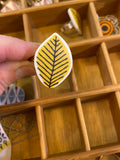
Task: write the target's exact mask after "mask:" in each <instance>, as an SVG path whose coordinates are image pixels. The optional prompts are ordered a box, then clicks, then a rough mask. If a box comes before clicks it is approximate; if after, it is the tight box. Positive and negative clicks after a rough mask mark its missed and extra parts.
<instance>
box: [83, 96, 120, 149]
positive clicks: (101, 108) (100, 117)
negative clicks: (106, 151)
mask: <svg viewBox="0 0 120 160" xmlns="http://www.w3.org/2000/svg"><path fill="white" fill-rule="evenodd" d="M82 107H83V112H84V117H85V123H86V127H87V131H88V137H89V141H90V145H91V148H92V149H93V148H96V147H97V148H98V147H105V146H109V145H115V144H117V143H119V140H120V139H119V137H120V136H119V134H120V133H119V129H120V127H119V125H118V123H119V116H120V108H119V105H118V100H117V98H116V93H110V94H106V95H103V96H99V97H96V98H94V99H91V100H85V101H83V102H82Z"/></svg>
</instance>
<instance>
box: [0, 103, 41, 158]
mask: <svg viewBox="0 0 120 160" xmlns="http://www.w3.org/2000/svg"><path fill="white" fill-rule="evenodd" d="M16 107H17V106H16ZM0 123H1V124H2V126H3V129H4V130H5V132H6V134H7V135H8V137H9V139H10V141H11V148H12V149H11V151H12V153H11V159H12V160H16V159H17V160H21V159H32V158H33V159H34V158H36V157H40V143H39V133H38V128H37V121H36V116H35V111H34V109H31V110H27V111H24V112H19V113H16V114H13V115H12V114H11V115H8V116H4V117H0Z"/></svg>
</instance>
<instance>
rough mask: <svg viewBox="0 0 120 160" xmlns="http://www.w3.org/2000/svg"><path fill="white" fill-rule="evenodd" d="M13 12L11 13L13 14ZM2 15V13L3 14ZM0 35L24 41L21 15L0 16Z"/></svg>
mask: <svg viewBox="0 0 120 160" xmlns="http://www.w3.org/2000/svg"><path fill="white" fill-rule="evenodd" d="M14 12H15V11H13V13H14ZM3 14H4V13H3ZM0 24H1V25H0V34H4V35H8V36H13V37H17V38H20V39H23V40H25V34H24V27H23V19H22V15H9V16H7V14H6V13H5V16H2V13H1V16H0Z"/></svg>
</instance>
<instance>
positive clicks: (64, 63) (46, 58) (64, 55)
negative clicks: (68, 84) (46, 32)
mask: <svg viewBox="0 0 120 160" xmlns="http://www.w3.org/2000/svg"><path fill="white" fill-rule="evenodd" d="M34 65H35V70H36V73H37V76H38V78H39V79H40V81H41V82H42V83H43V84H44V85H45V86H46V87H48V88H54V87H56V86H58V85H59V84H61V83H62V82H63V81H64V80H65V79H66V78H67V76H68V75H69V73H70V72H71V69H72V54H71V51H70V49H69V46H68V45H67V43H66V42H65V41H64V39H63V38H62V37H61V36H60V35H58V34H57V33H54V34H52V35H51V36H50V37H49V38H48V39H47V40H45V41H44V42H43V43H42V44H41V45H40V46H39V48H38V49H37V51H36V53H35V59H34Z"/></svg>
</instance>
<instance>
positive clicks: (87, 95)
mask: <svg viewBox="0 0 120 160" xmlns="http://www.w3.org/2000/svg"><path fill="white" fill-rule="evenodd" d="M94 1H96V2H94ZM21 3H22V9H20V10H18V11H13V12H8V13H0V23H1V24H2V25H0V34H5V35H8V36H13V37H17V38H20V39H24V40H26V41H34V42H40V43H42V42H43V41H44V40H45V39H46V38H48V37H49V36H50V35H51V34H52V33H54V32H57V33H59V34H60V35H61V36H62V37H63V38H64V39H65V40H66V42H67V43H68V45H69V46H70V49H71V51H72V54H73V69H72V72H71V74H70V75H69V77H68V78H67V79H66V80H65V81H64V82H63V83H62V84H61V85H60V86H58V87H57V88H54V89H48V88H46V87H45V86H43V85H42V84H41V82H40V81H39V80H38V79H36V78H35V77H34V78H33V77H27V78H23V79H21V80H19V81H17V82H15V83H16V84H17V85H19V86H21V87H22V88H23V89H24V91H25V94H26V98H25V102H23V103H19V104H13V105H8V106H1V107H0V115H1V116H0V122H1V123H2V125H3V127H4V129H5V131H6V133H7V134H8V135H9V138H10V139H11V142H12V160H38V159H39V160H40V159H48V160H59V159H61V160H82V159H84V160H116V159H117V158H118V157H117V158H116V156H115V154H114V153H117V152H120V145H119V144H120V136H119V135H120V125H119V123H120V92H119V90H120V84H119V83H120V74H119V73H120V69H119V68H120V67H119V65H120V47H119V44H120V42H119V39H120V35H119V34H118V35H112V36H108V37H103V35H102V33H101V30H100V26H99V21H98V15H99V16H103V15H106V14H114V15H115V16H116V17H117V18H118V19H120V11H119V8H120V2H119V1H118V0H110V1H105V0H101V1H97V0H71V1H67V0H66V1H65V0H60V1H54V3H53V4H51V5H46V6H40V7H29V8H28V7H27V5H26V1H25V0H21ZM108 6H109V7H108ZM70 7H73V8H75V9H76V10H77V11H78V13H79V14H80V16H81V19H82V29H83V34H82V36H79V35H78V34H75V35H72V36H68V35H65V34H64V33H62V32H61V31H60V27H62V26H63V24H64V23H65V22H68V21H69V20H70V19H69V16H68V14H67V9H68V8H70ZM33 82H34V83H33ZM102 155H104V156H103V158H102V159H100V156H102Z"/></svg>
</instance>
